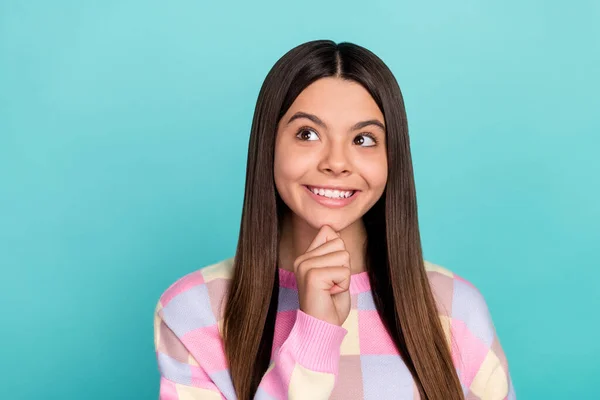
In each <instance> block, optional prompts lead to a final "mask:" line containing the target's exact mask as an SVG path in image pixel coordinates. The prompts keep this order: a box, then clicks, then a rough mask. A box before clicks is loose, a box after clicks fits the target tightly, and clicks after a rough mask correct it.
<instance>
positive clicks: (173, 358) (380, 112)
mask: <svg viewBox="0 0 600 400" xmlns="http://www.w3.org/2000/svg"><path fill="white" fill-rule="evenodd" d="M154 326H155V330H154V334H155V345H156V354H157V359H158V367H159V371H160V373H161V378H160V398H161V399H163V400H174V399H179V400H188V399H190V400H191V399H198V400H209V399H228V400H232V399H240V400H251V399H258V400H270V399H288V398H289V399H300V400H304V399H306V400H325V399H339V400H352V399H377V400H385V399H429V400H458V399H463V398H466V399H485V400H492V399H515V394H514V390H513V386H512V383H511V379H510V374H509V370H508V363H507V361H506V357H505V355H504V352H503V350H502V347H501V345H500V342H499V340H498V337H497V335H496V331H495V328H494V325H493V322H492V319H491V317H490V314H489V312H488V308H487V305H486V302H485V300H484V298H483V297H482V295H481V293H480V292H479V291H478V289H477V288H475V287H474V286H473V285H472V284H471V283H469V282H468V281H466V280H465V279H463V278H460V277H459V276H457V275H456V274H454V273H452V272H451V271H449V270H448V269H445V268H443V267H441V266H438V265H435V264H433V263H430V262H428V261H425V260H423V257H422V250H421V241H420V236H419V228H418V219H417V203H416V193H415V184H414V177H413V169H412V160H411V153H410V146H409V137H408V128H407V121H406V114H405V110H404V103H403V99H402V95H401V92H400V88H399V87H398V84H397V82H396V80H395V78H394V76H393V75H392V73H391V71H390V70H389V69H388V68H387V67H386V65H385V64H384V63H383V62H382V61H381V60H380V59H379V58H378V57H377V56H375V55H374V54H373V53H372V52H370V51H369V50H367V49H365V48H363V47H360V46H357V45H354V44H351V43H347V42H345V43H340V44H335V43H334V42H332V41H312V42H308V43H305V44H302V45H300V46H298V47H296V48H294V49H292V50H290V51H289V52H288V53H287V54H285V55H284V56H283V57H282V58H281V59H280V60H279V61H277V63H276V64H275V66H274V67H273V68H272V69H271V71H270V72H269V74H268V75H267V77H266V79H265V82H264V84H263V86H262V88H261V90H260V94H259V96H258V100H257V104H256V109H255V114H254V120H253V122H252V130H251V134H250V143H249V149H248V163H247V176H246V187H245V195H244V206H243V213H242V221H241V229H240V234H239V241H238V246H237V250H236V253H235V256H234V257H231V258H229V259H226V260H223V261H221V262H218V263H216V264H214V265H210V266H206V267H205V268H201V269H198V270H197V271H195V272H192V273H190V274H188V275H186V276H184V277H182V278H181V279H179V280H178V281H177V282H175V283H174V284H173V285H171V286H170V287H169V288H168V289H167V290H166V291H165V292H164V293H163V294H162V296H161V297H160V300H159V302H158V305H157V308H156V313H155V325H154Z"/></svg>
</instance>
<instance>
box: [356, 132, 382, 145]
mask: <svg viewBox="0 0 600 400" xmlns="http://www.w3.org/2000/svg"><path fill="white" fill-rule="evenodd" d="M365 138H366V140H367V143H369V141H370V142H371V144H367V145H366V146H363V147H372V146H375V144H377V140H376V139H375V138H374V137H373V135H371V134H362V135H358V136H357V137H355V138H354V144H357V145H359V146H362V145H363V144H364V143H365Z"/></svg>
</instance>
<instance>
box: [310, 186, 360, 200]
mask: <svg viewBox="0 0 600 400" xmlns="http://www.w3.org/2000/svg"><path fill="white" fill-rule="evenodd" d="M304 186H305V187H306V188H307V189H308V190H310V191H311V192H312V193H314V194H315V195H317V196H321V197H324V198H328V199H348V198H350V197H352V196H354V195H355V194H356V193H357V192H359V191H358V190H352V189H350V190H339V189H324V188H317V187H313V186H308V185H304Z"/></svg>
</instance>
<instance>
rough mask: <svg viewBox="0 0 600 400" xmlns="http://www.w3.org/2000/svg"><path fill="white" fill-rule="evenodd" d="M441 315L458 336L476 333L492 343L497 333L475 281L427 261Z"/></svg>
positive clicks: (431, 283) (430, 280)
mask: <svg viewBox="0 0 600 400" xmlns="http://www.w3.org/2000/svg"><path fill="white" fill-rule="evenodd" d="M425 270H426V271H427V277H428V279H429V283H430V285H431V289H432V292H433V296H434V298H435V301H436V304H437V306H438V309H439V312H440V315H441V316H442V318H444V319H446V320H447V323H448V324H449V325H451V327H452V331H453V332H454V334H455V335H461V334H462V335H473V336H475V337H476V338H478V339H479V340H480V341H482V342H484V343H485V344H486V345H490V344H491V342H492V340H493V338H494V334H495V329H494V326H493V322H492V318H491V316H490V313H489V309H488V305H487V302H486V300H485V297H484V296H483V294H482V293H481V291H480V290H479V288H477V287H476V286H475V285H474V284H473V283H472V282H470V281H468V280H467V279H465V278H463V277H462V276H460V275H458V274H456V273H455V272H453V271H451V270H450V269H448V268H445V267H443V266H441V265H437V264H434V263H432V262H430V261H425Z"/></svg>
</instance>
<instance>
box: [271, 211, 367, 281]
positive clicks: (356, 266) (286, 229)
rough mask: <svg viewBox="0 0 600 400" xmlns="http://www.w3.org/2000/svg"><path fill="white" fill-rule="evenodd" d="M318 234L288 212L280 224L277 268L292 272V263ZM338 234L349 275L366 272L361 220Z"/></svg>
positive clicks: (363, 234) (316, 230)
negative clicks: (342, 244)
mask: <svg viewBox="0 0 600 400" xmlns="http://www.w3.org/2000/svg"><path fill="white" fill-rule="evenodd" d="M318 232H319V231H318V229H315V228H313V227H311V226H310V225H308V224H307V223H306V221H304V220H303V219H301V218H299V217H297V216H296V215H295V214H293V213H292V212H291V211H288V213H286V214H285V216H284V218H283V221H282V223H281V239H280V241H279V267H280V268H283V269H285V270H287V271H292V272H293V271H294V261H295V260H296V258H298V257H299V256H300V255H302V254H304V253H305V252H306V249H308V246H310V243H311V242H312V240H313V239H314V237H315V236H316V235H317V233H318ZM339 233H340V236H341V237H342V240H343V241H344V244H345V245H346V250H347V251H348V252H349V253H350V269H351V273H352V274H358V273H361V272H364V271H366V269H365V246H364V245H365V243H366V239H367V234H366V230H365V226H364V223H363V220H362V218H361V219H359V220H357V221H356V222H354V223H353V224H352V225H349V226H348V227H346V228H344V229H342V230H341V231H340V232H339Z"/></svg>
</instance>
